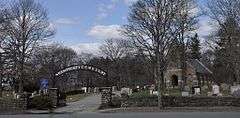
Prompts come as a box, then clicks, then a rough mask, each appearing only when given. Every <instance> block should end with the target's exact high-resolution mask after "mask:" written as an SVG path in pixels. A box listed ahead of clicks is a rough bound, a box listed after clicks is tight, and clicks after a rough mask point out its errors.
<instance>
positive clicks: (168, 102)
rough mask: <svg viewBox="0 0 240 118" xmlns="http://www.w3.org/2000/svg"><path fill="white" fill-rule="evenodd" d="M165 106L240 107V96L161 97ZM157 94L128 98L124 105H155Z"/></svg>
mask: <svg viewBox="0 0 240 118" xmlns="http://www.w3.org/2000/svg"><path fill="white" fill-rule="evenodd" d="M163 101H164V106H165V107H216V106H234V107H240V98H235V97H174V96H165V97H163ZM157 102H158V98H157V96H151V97H148V98H146V97H143V98H129V99H128V101H127V103H124V104H126V107H156V106H157V105H158V104H157Z"/></svg>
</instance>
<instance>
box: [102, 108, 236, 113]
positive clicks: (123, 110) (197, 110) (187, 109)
mask: <svg viewBox="0 0 240 118" xmlns="http://www.w3.org/2000/svg"><path fill="white" fill-rule="evenodd" d="M98 112H100V113H124V112H240V107H166V108H165V109H159V108H158V107H132V108H115V109H105V110H99V111H98Z"/></svg>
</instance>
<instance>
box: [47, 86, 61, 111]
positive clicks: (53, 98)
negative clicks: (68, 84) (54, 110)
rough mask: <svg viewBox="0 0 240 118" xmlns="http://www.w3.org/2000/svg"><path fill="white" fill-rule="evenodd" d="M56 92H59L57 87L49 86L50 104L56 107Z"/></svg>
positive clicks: (57, 100) (57, 101) (57, 99)
mask: <svg viewBox="0 0 240 118" xmlns="http://www.w3.org/2000/svg"><path fill="white" fill-rule="evenodd" d="M58 94H59V90H58V88H50V89H49V97H50V99H51V101H52V105H53V106H54V107H57V106H58V103H59V98H58Z"/></svg>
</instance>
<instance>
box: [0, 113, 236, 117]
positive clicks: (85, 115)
mask: <svg viewBox="0 0 240 118" xmlns="http://www.w3.org/2000/svg"><path fill="white" fill-rule="evenodd" d="M239 117H240V113H239V112H159V113H111V114H104V113H90V112H76V113H72V114H55V115H47V114H45V115H44V114H41V115H10V116H9V115H5V116H4V115H2V116H0V118H239Z"/></svg>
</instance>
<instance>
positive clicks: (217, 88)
mask: <svg viewBox="0 0 240 118" xmlns="http://www.w3.org/2000/svg"><path fill="white" fill-rule="evenodd" d="M212 92H213V95H218V94H219V93H220V88H219V86H218V85H213V86H212Z"/></svg>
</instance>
